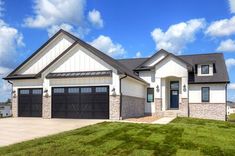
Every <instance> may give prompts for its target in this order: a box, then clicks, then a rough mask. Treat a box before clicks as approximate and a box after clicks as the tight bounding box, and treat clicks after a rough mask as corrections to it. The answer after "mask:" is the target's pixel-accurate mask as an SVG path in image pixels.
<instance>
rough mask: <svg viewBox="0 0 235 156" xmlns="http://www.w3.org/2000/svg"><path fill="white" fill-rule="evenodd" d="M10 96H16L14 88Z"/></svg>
mask: <svg viewBox="0 0 235 156" xmlns="http://www.w3.org/2000/svg"><path fill="white" fill-rule="evenodd" d="M12 96H13V98H16V91H15V90H13V91H12Z"/></svg>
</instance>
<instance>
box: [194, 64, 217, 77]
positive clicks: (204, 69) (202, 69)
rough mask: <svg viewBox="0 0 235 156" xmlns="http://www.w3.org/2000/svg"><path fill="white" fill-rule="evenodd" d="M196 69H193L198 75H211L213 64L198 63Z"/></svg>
mask: <svg viewBox="0 0 235 156" xmlns="http://www.w3.org/2000/svg"><path fill="white" fill-rule="evenodd" d="M196 67H197V70H196V71H195V72H196V73H197V75H198V76H213V73H215V72H214V71H215V70H214V69H213V68H214V66H213V64H199V65H198V66H196Z"/></svg>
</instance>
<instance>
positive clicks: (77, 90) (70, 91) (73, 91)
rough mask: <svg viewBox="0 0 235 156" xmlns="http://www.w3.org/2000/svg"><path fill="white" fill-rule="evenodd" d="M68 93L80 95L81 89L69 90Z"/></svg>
mask: <svg viewBox="0 0 235 156" xmlns="http://www.w3.org/2000/svg"><path fill="white" fill-rule="evenodd" d="M68 93H72V94H74V93H79V88H69V89H68Z"/></svg>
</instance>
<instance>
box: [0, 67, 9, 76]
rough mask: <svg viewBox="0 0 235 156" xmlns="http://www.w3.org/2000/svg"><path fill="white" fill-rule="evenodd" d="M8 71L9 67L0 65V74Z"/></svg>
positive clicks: (2, 74)
mask: <svg viewBox="0 0 235 156" xmlns="http://www.w3.org/2000/svg"><path fill="white" fill-rule="evenodd" d="M10 71H11V69H10V68H7V67H1V66H0V76H6V75H7V74H8V73H9V72H10Z"/></svg>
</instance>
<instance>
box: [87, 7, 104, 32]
mask: <svg viewBox="0 0 235 156" xmlns="http://www.w3.org/2000/svg"><path fill="white" fill-rule="evenodd" d="M88 20H89V21H90V22H91V24H92V25H93V26H95V27H97V28H102V27H103V26H104V23H103V19H102V18H101V14H100V12H99V11H97V10H95V9H93V10H92V11H89V13H88Z"/></svg>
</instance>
